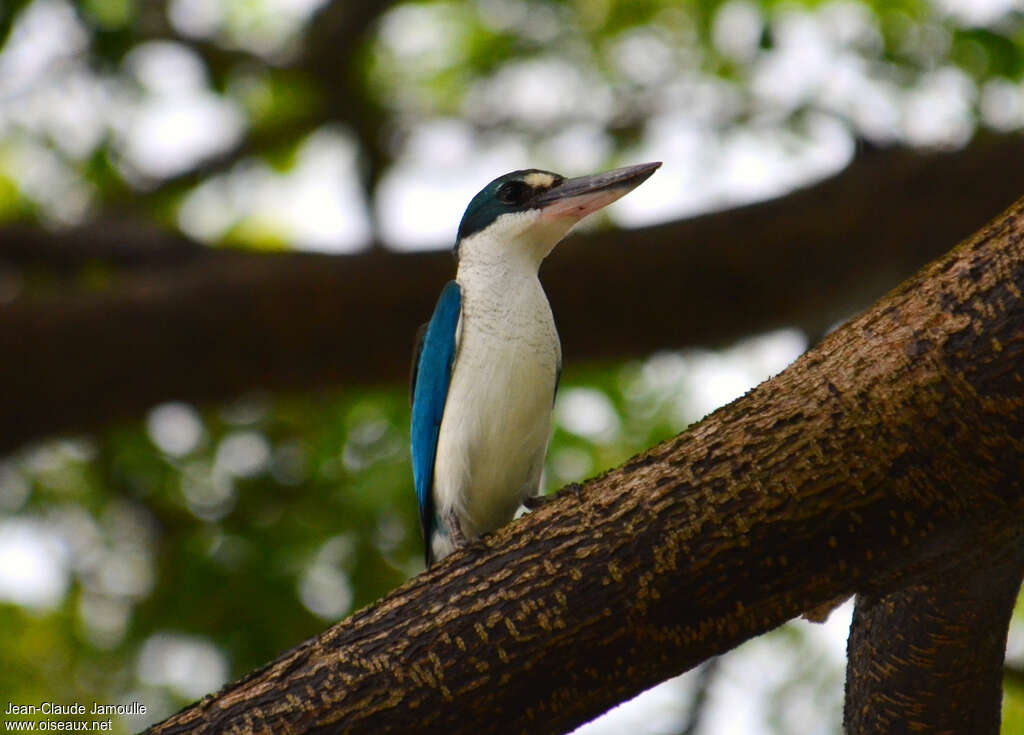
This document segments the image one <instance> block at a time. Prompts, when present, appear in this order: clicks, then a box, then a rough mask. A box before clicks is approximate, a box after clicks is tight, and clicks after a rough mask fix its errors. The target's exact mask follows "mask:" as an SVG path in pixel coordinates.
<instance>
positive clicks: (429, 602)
mask: <svg viewBox="0 0 1024 735" xmlns="http://www.w3.org/2000/svg"><path fill="white" fill-rule="evenodd" d="M1022 291H1024V199H1022V200H1020V201H1019V202H1017V203H1016V204H1015V205H1014V206H1013V207H1012V208H1011V210H1010V211H1009V212H1008V213H1006V215H1005V216H1003V217H1001V218H1000V219H999V220H998V221H997V222H995V223H993V224H992V225H990V226H988V227H986V228H984V229H983V230H982V231H981V232H980V233H979V234H978V235H976V236H975V237H973V238H972V239H970V240H968V241H966V242H964V243H962V244H961V245H960V246H959V247H957V248H956V249H955V250H954V251H952V252H951V253H950V254H949V255H947V256H946V257H944V258H942V259H940V260H938V261H936V262H935V263H933V264H931V265H930V266H928V267H927V268H925V269H924V270H923V271H922V272H921V273H919V274H918V275H917V276H916V277H914V278H913V279H911V280H909V281H908V282H906V283H904V284H903V285H902V286H901V287H899V288H898V289H896V290H895V291H893V292H892V293H890V294H889V295H888V296H886V297H885V298H884V299H882V300H881V301H880V302H879V303H878V304H876V305H875V306H874V307H873V308H871V309H870V310H869V311H867V312H865V313H864V314H862V315H861V316H859V317H857V318H855V319H853V320H852V321H851V322H849V323H848V324H847V325H846V326H844V327H843V328H842V329H840V330H838V331H837V332H835V333H833V334H831V335H830V336H829V337H827V338H826V339H825V340H824V341H823V342H822V343H821V344H820V345H819V346H818V347H816V348H815V349H814V350H812V351H810V352H808V353H807V354H806V355H804V356H803V357H802V358H800V359H799V360H798V361H797V362H796V363H794V365H792V366H791V367H790V368H789V369H787V370H786V371H784V372H783V373H782V374H780V375H778V376H777V377H775V378H774V379H772V380H770V381H768V382H765V383H763V384H762V385H760V386H759V387H758V388H756V389H754V390H753V391H751V392H750V393H748V394H747V395H746V396H744V397H743V398H741V399H739V400H737V401H735V402H733V403H731V404H729V405H728V406H726V407H724V408H722V409H720V410H718V411H716V412H715V413H713V414H712V415H710V416H709V417H707V418H706V419H704V420H703V421H702V422H700V423H699V424H698V425H696V426H695V427H693V428H692V429H691V430H689V431H687V432H685V433H683V434H681V435H680V436H678V437H676V438H674V439H671V440H669V441H667V442H664V443H663V444H661V445H658V446H656V447H654V448H652V449H651V450H649V451H648V452H646V453H644V454H642V455H640V456H637V457H635V458H633V459H631V460H630V461H629V462H627V463H626V464H624V465H623V466H622V467H619V468H618V469H616V470H613V471H610V472H608V473H606V474H604V475H603V476H601V477H598V478H595V479H593V480H591V481H590V482H588V483H587V484H586V486H585V487H584V488H583V489H582V492H581V494H580V495H579V496H578V497H577V496H576V495H574V494H572V493H569V494H567V495H566V496H565V497H562V498H561V499H559V500H558V501H556V502H553V503H550V504H548V505H546V506H544V507H542V508H541V509H539V510H537V511H535V512H533V513H531V514H528V515H527V516H525V517H524V518H521V519H519V520H518V521H516V522H514V523H512V524H509V525H508V526H506V527H505V528H503V529H501V530H499V531H498V532H497V533H495V534H493V535H490V536H487V537H485V538H484V539H482V540H480V541H478V542H476V543H474V544H473V545H471V546H470V547H469V548H468V549H466V550H464V551H462V552H458V553H456V554H454V555H452V556H451V557H449V558H448V559H447V560H445V562H444V563H442V564H441V565H439V566H438V567H435V568H434V569H432V570H430V571H428V572H426V573H424V574H422V575H420V576H418V577H416V578H415V579H413V580H411V581H410V582H409V583H407V584H406V585H404V586H403V587H401V588H400V589H398V590H396V591H395V592H393V593H392V594H390V595H388V596H387V597H386V598H385V599H383V600H381V601H380V602H379V603H377V604H375V605H373V606H371V607H369V608H367V609H364V610H362V611H360V612H358V613H356V614H354V615H353V616H352V617H350V618H349V619H348V620H345V621H343V622H341V623H339V624H338V625H336V626H334V627H332V628H331V629H329V630H328V631H326V632H325V633H323V634H322V635H320V636H318V637H317V638H315V639H311V640H309V641H307V642H305V643H303V644H302V645H300V646H298V647H297V648H295V649H293V650H292V651H289V652H288V653H286V654H284V655H283V656H282V657H281V658H279V659H278V660H276V661H274V662H273V663H271V664H269V665H268V666H266V667H265V668H263V669H261V670H259V671H256V672H254V673H253V674H251V675H249V676H247V677H245V678H244V679H243V680H241V681H240V682H237V683H235V684H232V685H229V686H228V687H226V688H225V689H224V690H223V691H221V692H220V693H219V694H218V695H216V696H211V697H208V698H206V699H204V700H202V701H201V702H199V703H197V704H196V705H194V706H193V707H190V708H188V709H186V710H184V711H182V712H181V713H179V714H177V715H175V716H173V717H172V718H170V719H169V720H167V721H165V722H164V723H162V724H160V725H157V726H155V727H154V728H152V730H151V732H152V733H172V732H292V733H306V732H323V733H325V732H353V733H358V732H372V733H380V732H408V731H410V730H411V729H415V730H416V731H418V732H444V733H459V732H467V733H469V732H471V733H475V734H476V733H491V732H502V733H511V732H524V733H526V732H528V733H558V732H564V731H566V730H568V729H570V728H571V727H573V726H575V725H578V724H579V723H581V722H583V721H585V720H587V719H589V718H591V717H593V716H595V715H597V714H599V713H600V712H603V711H604V710H606V709H608V708H609V707H610V706H611V705H613V704H615V703H617V702H619V701H622V700H623V699H625V698H627V697H629V696H631V695H634V694H636V693H637V692H639V691H641V690H643V689H645V688H647V687H649V686H651V685H653V684H655V683H657V682H659V681H661V680H663V679H666V678H668V677H670V676H673V675H675V674H678V673H680V672H682V671H685V670H687V669H689V668H692V667H693V666H695V665H697V664H699V663H700V662H701V661H703V660H705V659H707V658H708V657H710V656H713V655H716V654H719V653H722V652H724V651H726V650H728V649H730V648H732V647H734V646H735V645H737V644H739V643H740V642H742V641H744V640H746V639H748V638H750V637H752V636H755V635H758V634H760V633H763V632H765V631H767V630H770V629H771V628H773V627H775V626H777V625H779V624H781V623H783V622H785V621H786V620H788V619H789V618H791V617H794V616H795V615H798V614H799V613H800V612H801V611H803V610H806V609H808V608H811V607H816V606H820V605H822V604H824V603H826V602H827V601H829V600H833V599H835V598H836V597H838V596H841V595H849V594H853V593H857V594H862V595H873V596H876V597H884V596H886V595H889V594H891V593H894V592H896V591H898V590H901V589H906V588H908V587H909V586H910V585H914V584H921V583H927V581H928V580H933V579H935V578H936V577H935V575H936V574H939V573H941V571H942V570H944V569H950V568H953V567H954V566H955V565H956V564H957V563H958V562H960V561H961V560H962V559H963V558H964V557H965V555H968V556H969V555H970V554H971V553H972V551H973V550H975V549H976V546H977V544H976V540H977V539H979V538H988V539H992V541H993V543H996V542H999V543H1009V541H1010V539H1013V538H1016V537H1019V534H1020V532H1021V528H1020V527H1021V524H1022V517H1021V511H1022V510H1024V472H1022V471H1021V467H1022V462H1024V298H1022ZM671 318H673V319H674V318H676V316H675V315H672V317H671ZM663 321H666V322H667V319H665V318H664V317H663ZM950 704H951V705H952V704H953V703H952V702H950Z"/></svg>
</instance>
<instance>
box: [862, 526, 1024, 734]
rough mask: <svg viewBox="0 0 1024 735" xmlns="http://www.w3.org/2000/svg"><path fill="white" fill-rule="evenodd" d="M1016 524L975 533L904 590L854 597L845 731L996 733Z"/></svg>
mask: <svg viewBox="0 0 1024 735" xmlns="http://www.w3.org/2000/svg"><path fill="white" fill-rule="evenodd" d="M1014 530H1015V529H1013V527H1012V526H1011V527H1010V528H1009V529H1008V531H1009V535H1008V537H1006V538H1001V537H999V536H997V537H996V538H979V539H977V540H976V542H977V543H976V546H975V547H974V548H973V550H971V551H969V552H968V553H965V554H964V556H963V558H961V559H959V560H958V561H957V563H956V564H955V565H954V566H953V567H952V568H950V569H942V570H940V571H938V572H936V573H934V574H932V575H930V576H929V577H928V578H927V579H924V580H921V581H919V582H917V583H915V584H912V585H910V586H909V587H907V588H905V589H902V590H898V591H896V592H893V593H891V594H889V595H886V596H884V597H882V598H877V597H874V596H871V595H865V596H862V597H858V598H857V606H856V608H855V610H854V614H853V624H852V625H851V628H850V638H849V641H848V649H849V651H848V653H849V656H848V660H847V673H846V708H845V709H846V711H845V713H844V718H843V719H844V721H845V732H846V733H847V735H871V734H873V733H883V732H884V733H893V735H898V734H899V733H913V732H926V733H933V734H934V735H998V733H999V720H1000V705H1001V703H1002V691H1003V688H1002V680H1003V655H1004V653H1005V651H1006V635H1007V631H1008V629H1009V625H1010V617H1011V616H1012V614H1013V607H1014V602H1015V601H1016V599H1017V592H1018V590H1019V588H1020V582H1021V575H1022V574H1024V543H1022V538H1021V537H1020V536H1019V535H1014V533H1013V532H1014Z"/></svg>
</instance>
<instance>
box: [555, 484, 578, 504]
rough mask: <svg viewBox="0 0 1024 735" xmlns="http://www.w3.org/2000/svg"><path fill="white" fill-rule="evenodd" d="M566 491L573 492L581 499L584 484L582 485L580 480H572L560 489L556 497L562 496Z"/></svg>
mask: <svg viewBox="0 0 1024 735" xmlns="http://www.w3.org/2000/svg"><path fill="white" fill-rule="evenodd" d="M566 493H572V494H573V495H575V496H576V499H577V500H579V499H580V497H581V496H582V494H583V486H582V485H580V484H579V483H578V482H570V483H569V484H568V485H566V486H565V487H563V488H562V489H561V490H559V491H558V492H557V493H556V494H555V497H556V498H557V497H560V496H562V495H565V494H566Z"/></svg>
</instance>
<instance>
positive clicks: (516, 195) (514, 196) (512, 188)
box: [498, 181, 532, 204]
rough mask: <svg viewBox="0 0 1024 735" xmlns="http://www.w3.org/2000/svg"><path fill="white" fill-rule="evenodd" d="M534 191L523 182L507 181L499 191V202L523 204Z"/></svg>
mask: <svg viewBox="0 0 1024 735" xmlns="http://www.w3.org/2000/svg"><path fill="white" fill-rule="evenodd" d="M531 192H532V189H530V187H529V186H527V185H526V184H524V183H523V182H522V181H506V182H505V183H504V184H502V185H501V187H500V188H499V189H498V201H501V202H504V203H505V204H522V203H523V202H525V201H526V200H527V199H528V198H529V197H530V193H531Z"/></svg>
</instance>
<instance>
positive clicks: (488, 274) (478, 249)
mask: <svg viewBox="0 0 1024 735" xmlns="http://www.w3.org/2000/svg"><path fill="white" fill-rule="evenodd" d="M659 166H661V163H660V162H652V163H644V164H639V165H635V166H627V167H624V168H618V169H615V170H613V171H608V172H605V173H599V174H592V175H589V176H581V177H578V178H566V177H564V176H562V175H560V174H556V173H553V172H551V171H543V170H540V169H524V170H520V171H513V172H511V173H508V174H505V175H503V176H499V177H498V178H496V179H494V180H493V181H491V182H490V183H489V184H487V186H485V187H484V188H483V189H482V190H481V191H480V192H479V193H478V194H477V195H476V196H475V197H473V199H472V200H471V201H470V203H469V206H468V207H467V208H466V211H465V214H464V215H463V217H462V221H461V222H460V224H459V228H458V234H457V236H456V242H455V249H454V252H455V259H456V274H455V279H454V280H452V281H449V282H448V283H447V284H445V286H444V288H443V289H442V290H441V295H440V297H439V298H438V301H437V305H436V306H435V308H434V312H433V315H432V316H431V319H430V321H429V322H427V323H426V324H424V325H423V326H422V327H421V328H420V330H419V332H418V334H417V339H416V347H415V350H414V353H413V365H412V371H411V373H412V374H411V381H410V382H411V385H410V399H411V403H412V411H411V424H410V443H411V450H412V465H413V483H414V485H415V489H416V498H417V502H418V504H419V518H420V525H421V527H422V531H423V538H424V560H425V562H426V566H427V567H428V568H429V567H431V566H432V565H433V563H434V562H435V561H437V560H440V559H441V558H443V557H445V556H447V555H448V554H449V553H451V552H452V551H453V550H454V549H456V548H460V547H462V546H464V545H466V544H467V543H468V542H469V541H470V540H472V539H474V538H476V537H478V536H480V535H481V534H484V533H489V532H491V531H494V530H496V529H498V528H500V527H501V526H503V525H505V524H506V523H508V522H509V521H511V520H512V518H513V517H514V516H515V514H516V512H517V511H518V510H519V507H520V505H523V504H526V505H537V504H539V502H538V500H539V494H540V480H541V472H542V470H543V467H544V459H545V455H546V454H547V446H548V440H549V438H550V433H551V412H552V409H553V406H554V399H555V393H556V392H557V390H558V381H559V377H560V375H561V370H562V348H561V342H560V341H559V337H558V332H557V330H556V328H555V322H554V317H553V315H552V312H551V306H550V305H549V304H548V300H547V296H546V295H545V293H544V289H543V288H542V287H541V283H540V280H539V277H538V271H539V268H540V265H541V261H543V260H544V258H545V257H546V256H547V255H548V254H549V253H550V252H551V251H552V250H553V249H554V247H555V245H557V244H558V243H559V241H561V240H562V238H563V237H565V235H566V234H567V233H568V232H569V230H570V229H572V227H573V226H574V225H575V224H576V223H577V222H579V221H580V220H582V219H583V218H584V217H586V216H587V215H589V214H591V213H593V212H596V211H597V210H599V209H601V208H603V207H605V206H607V205H608V204H611V203H612V202H614V201H615V200H617V199H619V198H620V197H622V196H624V195H625V194H627V193H628V192H630V191H632V190H633V189H635V188H636V187H637V186H639V185H640V184H641V183H643V182H644V181H645V180H646V179H647V178H648V177H649V176H650V175H651V174H653V173H654V171H655V170H656V169H657V168H658V167H659Z"/></svg>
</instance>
